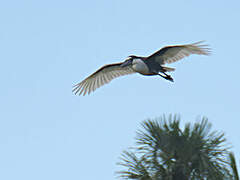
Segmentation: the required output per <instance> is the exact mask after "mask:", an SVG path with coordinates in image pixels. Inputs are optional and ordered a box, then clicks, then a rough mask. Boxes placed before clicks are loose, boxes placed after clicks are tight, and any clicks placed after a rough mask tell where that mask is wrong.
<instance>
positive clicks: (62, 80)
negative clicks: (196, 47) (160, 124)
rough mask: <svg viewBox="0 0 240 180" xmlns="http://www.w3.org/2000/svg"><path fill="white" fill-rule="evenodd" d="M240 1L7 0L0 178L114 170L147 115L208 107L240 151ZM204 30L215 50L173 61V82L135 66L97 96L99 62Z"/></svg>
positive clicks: (195, 112)
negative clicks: (85, 89) (83, 92)
mask: <svg viewBox="0 0 240 180" xmlns="http://www.w3.org/2000/svg"><path fill="white" fill-rule="evenodd" d="M239 6H240V2H239V1H228V2H226V1H221V0H220V1H189V0H186V1H139V0H138V1H137V0H132V1H127V0H122V1H115V0H114V1H106V0H102V1H71V0H70V1H44V0H43V1H24V0H23V1H14V0H13V1H1V2H0V25H1V28H0V49H1V53H0V59H1V66H0V80H1V89H0V92H1V93H0V99H1V103H0V112H1V113H0V117H1V119H0V179H4V180H16V179H18V180H32V179H34V180H42V179H45V180H53V179H58V180H65V179H71V180H75V179H76V180H77V179H87V180H88V179H89V180H96V179H99V178H100V179H104V180H112V179H115V178H116V175H115V174H114V172H115V171H118V170H120V169H121V168H120V167H119V166H117V165H116V163H117V162H118V161H119V157H120V154H121V152H122V151H123V150H125V149H127V148H128V147H129V146H132V145H133V144H134V137H135V131H136V130H137V129H138V128H140V122H142V120H145V119H147V118H155V117H158V116H161V115H162V114H163V113H165V114H169V113H178V114H180V115H181V117H182V123H185V122H195V120H196V117H197V116H207V117H208V118H209V121H210V122H211V123H212V124H213V129H215V130H220V131H223V132H225V133H226V136H227V138H228V140H229V142H230V143H231V144H232V146H233V151H234V152H235V153H236V155H237V159H238V160H239V159H240V153H239V152H240V142H239V126H240V121H239V109H240V108H239V107H240V97H239V92H240V83H239V77H240V71H239V66H240V61H239V55H238V52H239V40H240V38H239V37H240V36H239V32H240V25H239V17H240V11H239ZM199 40H206V43H207V44H209V45H210V46H211V48H212V55H211V56H209V57H206V56H194V55H193V56H191V57H188V58H185V59H184V60H182V61H180V62H178V63H175V64H172V65H170V67H175V68H176V71H175V72H173V73H172V77H173V78H174V79H175V82H174V83H171V82H169V81H166V80H164V79H161V78H160V77H144V76H140V75H137V74H135V75H129V76H125V77H121V78H119V79H116V80H113V81H112V82H111V83H110V84H108V85H106V86H104V87H102V88H100V89H98V90H96V91H95V92H94V93H93V94H91V95H90V96H85V97H79V96H75V95H73V94H72V92H71V89H72V85H73V84H76V83H78V82H80V81H81V80H83V79H84V78H85V77H86V76H88V75H89V74H91V73H92V72H94V71H95V70H96V69H98V68H99V67H100V66H102V65H104V64H107V63H113V62H119V61H122V60H124V59H125V58H126V57H127V56H128V55H130V54H136V55H142V56H147V55H150V54H151V53H153V52H154V51H156V50H158V49H159V48H161V47H163V46H165V45H174V44H185V43H193V42H196V41H199Z"/></svg>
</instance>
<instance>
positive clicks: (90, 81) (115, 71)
mask: <svg viewBox="0 0 240 180" xmlns="http://www.w3.org/2000/svg"><path fill="white" fill-rule="evenodd" d="M121 64H122V63H116V64H108V65H105V66H103V67H101V68H100V69H99V70H97V71H96V72H95V73H93V74H92V75H90V76H88V77H87V78H86V79H84V80H83V81H82V82H80V83H78V84H76V85H74V86H73V90H72V91H73V93H74V94H76V95H77V94H78V95H81V94H82V95H83V96H85V95H86V94H90V93H91V92H93V91H95V90H96V89H97V88H99V87H101V86H103V85H105V84H107V83H109V82H110V81H112V80H113V79H115V78H117V77H119V76H123V75H127V74H133V73H135V71H133V69H132V68H131V67H129V66H127V67H121V66H120V65H121Z"/></svg>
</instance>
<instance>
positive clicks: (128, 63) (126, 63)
mask: <svg viewBox="0 0 240 180" xmlns="http://www.w3.org/2000/svg"><path fill="white" fill-rule="evenodd" d="M130 64H131V61H124V62H123V63H122V64H121V65H120V67H126V66H129V65H130Z"/></svg>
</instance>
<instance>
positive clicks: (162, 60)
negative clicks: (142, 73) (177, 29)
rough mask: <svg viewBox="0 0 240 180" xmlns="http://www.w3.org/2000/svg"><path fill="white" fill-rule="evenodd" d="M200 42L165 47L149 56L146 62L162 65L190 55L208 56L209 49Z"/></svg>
mask: <svg viewBox="0 0 240 180" xmlns="http://www.w3.org/2000/svg"><path fill="white" fill-rule="evenodd" d="M202 42H203V41H199V42H196V43H193V44H186V45H178V46H167V47H164V48H162V49H160V50H159V51H157V52H155V53H154V54H152V55H151V56H149V57H148V60H149V61H151V60H153V61H155V62H158V63H159V64H161V65H162V64H166V63H167V64H170V63H174V62H176V61H179V60H180V59H182V58H184V57H187V56H189V55H191V54H199V55H209V54H210V49H209V48H208V45H204V44H201V43H202Z"/></svg>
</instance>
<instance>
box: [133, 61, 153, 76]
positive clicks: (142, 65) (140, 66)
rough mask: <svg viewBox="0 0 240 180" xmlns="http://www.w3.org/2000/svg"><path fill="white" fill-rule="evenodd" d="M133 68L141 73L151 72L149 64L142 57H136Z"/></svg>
mask: <svg viewBox="0 0 240 180" xmlns="http://www.w3.org/2000/svg"><path fill="white" fill-rule="evenodd" d="M132 68H133V70H134V71H136V72H138V73H140V74H149V69H148V66H147V65H146V64H145V63H144V62H143V61H142V60H141V59H134V60H133V62H132Z"/></svg>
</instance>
